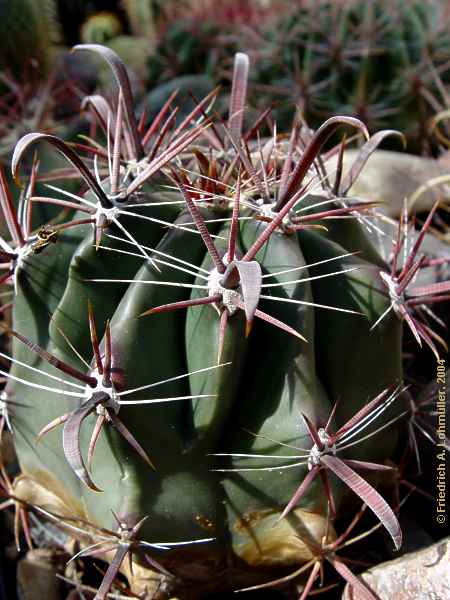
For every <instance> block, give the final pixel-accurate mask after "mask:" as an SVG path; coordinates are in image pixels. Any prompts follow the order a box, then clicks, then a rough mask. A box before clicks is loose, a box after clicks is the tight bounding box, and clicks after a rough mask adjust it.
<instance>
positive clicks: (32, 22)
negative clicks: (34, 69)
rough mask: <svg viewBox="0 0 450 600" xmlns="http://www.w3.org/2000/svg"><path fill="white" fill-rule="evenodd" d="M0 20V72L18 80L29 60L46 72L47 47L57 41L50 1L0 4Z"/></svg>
mask: <svg viewBox="0 0 450 600" xmlns="http://www.w3.org/2000/svg"><path fill="white" fill-rule="evenodd" d="M0 18H1V22H2V27H3V31H2V36H1V42H0V69H1V70H5V69H8V70H9V71H10V72H12V74H13V75H15V76H17V77H18V76H21V75H22V74H23V69H24V68H25V66H26V63H27V61H29V60H30V58H33V59H35V60H37V61H38V63H39V64H40V65H41V68H42V69H44V70H45V69H46V68H47V69H48V67H49V66H50V64H51V62H52V56H51V47H52V45H53V44H56V43H58V42H59V38H60V30H59V24H58V21H57V18H56V7H55V2H54V0H43V1H42V2H39V3H36V2H33V0H2V2H0Z"/></svg>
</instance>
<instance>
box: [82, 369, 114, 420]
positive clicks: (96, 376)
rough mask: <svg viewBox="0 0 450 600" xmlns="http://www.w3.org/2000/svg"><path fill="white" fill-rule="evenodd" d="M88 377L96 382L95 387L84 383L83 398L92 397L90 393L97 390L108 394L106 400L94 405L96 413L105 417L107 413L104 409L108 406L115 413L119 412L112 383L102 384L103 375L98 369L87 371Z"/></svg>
mask: <svg viewBox="0 0 450 600" xmlns="http://www.w3.org/2000/svg"><path fill="white" fill-rule="evenodd" d="M89 377H93V378H94V379H95V380H96V382H97V383H96V386H95V387H92V386H90V385H86V387H85V389H84V396H85V398H86V399H87V400H89V398H91V397H92V394H95V393H97V392H103V393H104V394H106V395H107V396H108V400H107V401H106V402H103V403H102V404H99V405H98V406H97V407H96V411H97V414H98V415H103V416H104V417H107V416H108V413H107V412H106V410H105V409H106V408H110V409H112V410H113V411H114V412H115V414H116V415H117V413H118V412H119V409H120V404H119V401H118V399H117V392H116V389H115V387H114V384H112V383H111V385H109V386H107V385H104V384H103V375H102V374H100V373H99V372H98V369H94V370H93V371H91V372H90V373H89Z"/></svg>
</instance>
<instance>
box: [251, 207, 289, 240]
mask: <svg viewBox="0 0 450 600" xmlns="http://www.w3.org/2000/svg"><path fill="white" fill-rule="evenodd" d="M256 204H257V205H258V207H259V214H260V215H261V216H263V217H268V218H269V219H276V218H277V217H278V213H277V212H275V211H274V208H275V205H276V202H272V203H271V204H266V203H265V202H264V200H262V199H261V200H257V202H256ZM291 216H292V214H291V213H290V212H288V213H287V215H285V216H284V217H283V220H282V221H281V223H280V224H279V225H278V227H277V228H276V230H275V231H277V232H278V233H283V234H284V233H289V231H291V230H292V229H291V228H292V227H293V223H292V221H291Z"/></svg>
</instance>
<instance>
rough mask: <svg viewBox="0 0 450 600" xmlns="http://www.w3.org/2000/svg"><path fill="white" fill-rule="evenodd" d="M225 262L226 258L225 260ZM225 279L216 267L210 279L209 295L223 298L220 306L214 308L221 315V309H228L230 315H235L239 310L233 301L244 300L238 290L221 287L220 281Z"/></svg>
mask: <svg viewBox="0 0 450 600" xmlns="http://www.w3.org/2000/svg"><path fill="white" fill-rule="evenodd" d="M223 261H224V262H225V263H226V261H225V257H224V259H223ZM222 278H223V273H219V271H218V270H217V269H216V268H215V267H214V269H212V271H211V273H210V274H209V277H208V295H209V296H215V295H216V294H220V295H221V296H222V301H221V302H220V304H217V303H214V305H213V306H214V308H215V309H216V310H217V312H218V313H219V314H220V313H221V308H223V307H224V308H226V310H227V311H228V314H229V315H234V313H235V312H236V311H237V310H238V307H237V306H236V304H235V303H234V302H233V299H239V300H242V296H241V294H240V293H239V292H238V291H237V290H230V289H228V288H226V287H223V285H221V283H220V281H221V279H222Z"/></svg>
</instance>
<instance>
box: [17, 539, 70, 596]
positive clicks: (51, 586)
mask: <svg viewBox="0 0 450 600" xmlns="http://www.w3.org/2000/svg"><path fill="white" fill-rule="evenodd" d="M59 562H60V561H59V560H58V554H57V553H55V552H54V551H53V550H46V549H42V548H41V549H36V550H30V551H29V552H27V554H26V555H25V557H24V558H22V559H21V560H20V561H19V564H18V565H17V595H18V597H19V600H42V599H43V598H45V600H61V598H62V582H61V580H60V579H58V578H57V577H56V575H57V573H58V572H61V569H60V567H59V565H58V563H59Z"/></svg>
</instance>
